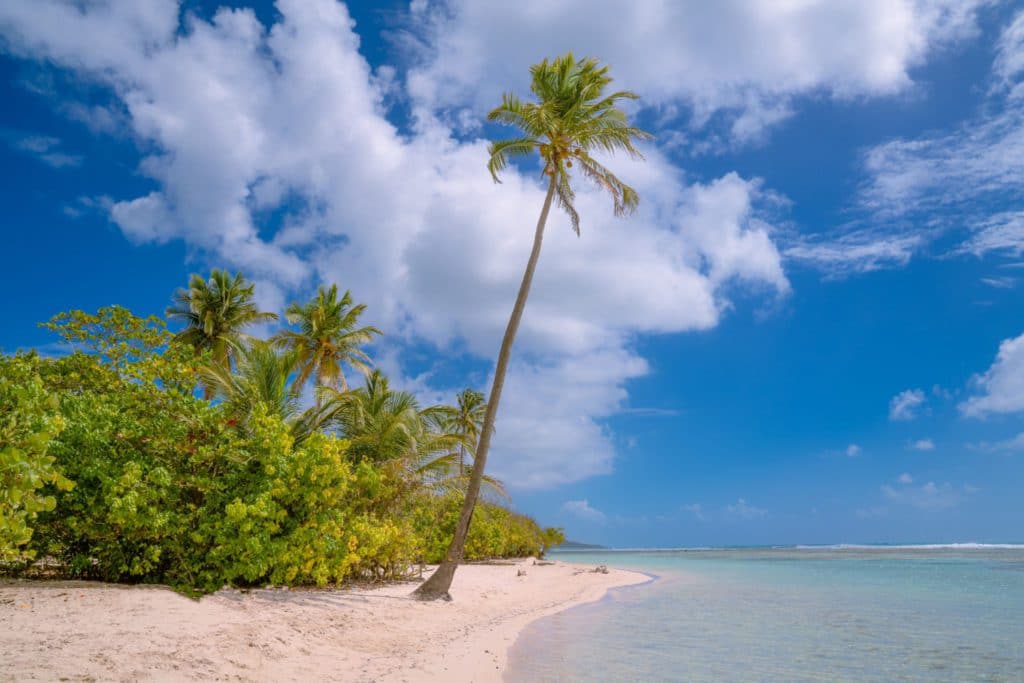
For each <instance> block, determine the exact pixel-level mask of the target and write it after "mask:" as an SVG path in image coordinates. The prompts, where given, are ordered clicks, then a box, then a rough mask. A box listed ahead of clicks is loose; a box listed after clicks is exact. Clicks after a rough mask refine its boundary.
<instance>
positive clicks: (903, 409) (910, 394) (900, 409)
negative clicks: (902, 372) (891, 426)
mask: <svg viewBox="0 0 1024 683" xmlns="http://www.w3.org/2000/svg"><path fill="white" fill-rule="evenodd" d="M924 402H925V396H924V391H922V390H921V389H907V390H906V391H901V392H900V393H898V394H896V395H895V396H893V397H892V399H891V400H890V401H889V419H890V420H897V421H906V420H913V419H914V418H915V417H917V413H918V410H920V408H921V406H923V405H924Z"/></svg>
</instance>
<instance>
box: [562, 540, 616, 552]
mask: <svg viewBox="0 0 1024 683" xmlns="http://www.w3.org/2000/svg"><path fill="white" fill-rule="evenodd" d="M553 549H557V550H608V546H604V545H594V544H593V543H579V542H577V541H563V542H562V543H560V544H559V545H556V546H554V548H553Z"/></svg>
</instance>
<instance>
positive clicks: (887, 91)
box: [409, 0, 982, 141]
mask: <svg viewBox="0 0 1024 683" xmlns="http://www.w3.org/2000/svg"><path fill="white" fill-rule="evenodd" d="M980 4H982V3H981V2H974V1H968V2H963V1H954V0H925V1H916V0H866V1H865V0H834V1H831V2H826V1H811V2H796V3H779V2H772V1H771V0H759V1H755V2H742V1H727V2H715V3H707V2H697V1H694V2H674V3H646V4H643V5H637V4H636V3H625V2H609V3H606V5H605V6H604V7H603V8H600V9H598V8H595V7H594V5H593V4H592V3H589V2H585V1H584V0H525V1H524V2H520V3H516V4H514V5H512V4H500V3H499V4H495V3H480V2H472V1H471V0H451V1H449V2H438V3H432V4H428V3H418V4H417V5H416V7H417V8H418V12H417V14H416V16H414V17H413V21H414V22H415V25H416V26H417V27H418V29H417V30H416V31H415V33H416V34H417V38H418V41H417V43H416V44H417V45H419V46H420V48H419V50H418V52H419V53H420V54H419V57H420V59H421V60H422V63H421V65H420V66H418V67H417V68H415V69H413V70H412V72H411V73H410V74H409V89H410V92H411V93H412V94H413V96H414V97H415V98H416V99H417V100H418V101H421V102H425V103H428V105H429V106H430V107H433V108H444V109H448V110H451V111H453V112H459V111H461V110H463V109H466V108H469V109H471V110H473V111H475V112H477V113H479V112H481V111H484V110H485V109H487V108H489V107H491V106H493V102H495V101H496V99H497V97H498V96H499V95H500V93H501V90H502V89H503V88H505V87H513V88H518V89H522V88H523V87H524V86H525V85H526V74H527V68H528V67H529V65H531V64H533V63H534V62H535V61H537V59H538V58H539V57H542V56H545V55H549V56H553V55H556V54H560V53H562V52H563V51H565V49H566V47H567V46H568V47H570V48H572V49H573V50H574V51H576V53H577V54H591V55H595V56H600V57H601V58H602V59H604V60H606V61H608V62H610V63H611V64H614V65H615V68H616V72H617V74H618V75H619V76H620V78H621V82H622V84H623V85H624V86H625V87H627V88H630V89H633V90H636V91H639V92H641V93H643V94H644V97H645V101H646V103H647V104H654V105H657V106H658V107H659V108H661V110H662V113H663V115H664V116H666V117H671V116H672V114H673V113H675V112H677V111H678V109H679V108H680V107H683V108H684V109H685V114H686V115H687V118H688V120H689V123H690V125H691V126H693V127H703V126H706V125H708V124H709V123H710V124H716V125H717V128H718V129H720V130H721V131H722V134H723V135H725V136H727V137H728V138H731V139H732V140H737V141H746V140H752V139H757V138H758V137H759V136H760V135H761V134H762V131H763V130H764V129H765V128H766V127H768V126H771V125H773V124H775V123H777V122H778V121H780V120H783V119H785V118H786V117H787V116H788V115H789V114H790V112H791V111H792V106H791V102H792V99H793V98H794V97H795V96H798V95H805V94H825V95H827V96H831V97H837V98H844V99H846V98H852V97H860V96H877V95H892V94H894V93H898V92H901V91H903V90H905V89H907V88H908V87H910V86H911V84H912V80H911V77H910V69H912V68H913V67H914V66H917V65H919V64H921V63H923V62H924V60H925V59H926V58H927V57H928V56H929V55H930V54H931V53H933V52H934V51H935V50H936V49H938V48H940V47H941V46H943V45H947V44H949V43H951V42H952V41H955V40H957V39H960V38H963V37H965V36H968V35H973V34H974V32H975V23H974V19H975V17H974V15H975V10H976V8H977V7H978V6H979V5H980ZM638 45H643V48H644V49H642V50H638V49H636V48H637V46H638ZM454 116H456V114H455V113H453V117H454Z"/></svg>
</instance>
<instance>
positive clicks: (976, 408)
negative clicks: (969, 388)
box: [960, 334, 1024, 417]
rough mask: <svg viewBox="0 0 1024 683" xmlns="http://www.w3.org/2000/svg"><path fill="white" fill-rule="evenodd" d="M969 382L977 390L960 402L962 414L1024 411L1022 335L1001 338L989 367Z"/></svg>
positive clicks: (1023, 343)
mask: <svg viewBox="0 0 1024 683" xmlns="http://www.w3.org/2000/svg"><path fill="white" fill-rule="evenodd" d="M972 383H973V384H974V386H975V388H976V389H977V390H978V392H979V393H978V394H977V395H976V396H971V397H970V398H968V399H967V400H966V401H963V402H961V403H960V412H962V413H963V414H964V415H966V416H968V417H985V416H987V415H991V414H993V413H1017V412H1020V411H1022V410H1024V334H1022V335H1021V336H1019V337H1014V338H1013V339H1006V340H1004V341H1003V342H1002V343H1001V344H1000V345H999V352H998V353H997V354H996V359H995V361H994V362H993V363H992V366H991V367H989V369H988V370H986V371H985V372H984V373H982V374H981V375H978V376H976V377H974V379H973V382H972Z"/></svg>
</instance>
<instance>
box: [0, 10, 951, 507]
mask: <svg viewBox="0 0 1024 683" xmlns="http://www.w3.org/2000/svg"><path fill="white" fill-rule="evenodd" d="M277 9H278V11H279V18H278V19H277V23H276V24H274V25H273V26H270V27H265V26H262V25H261V24H260V23H259V21H258V20H257V19H256V16H255V14H254V13H253V12H252V11H250V10H228V9H221V10H219V11H218V12H217V13H216V14H215V15H214V17H213V19H212V20H211V21H210V22H207V21H205V20H203V19H200V18H198V17H195V16H193V15H190V14H188V13H187V12H186V13H185V19H184V26H183V27H182V30H180V31H179V30H178V29H179V26H178V7H177V5H176V4H175V3H174V2H169V1H168V2H155V1H154V2H150V3H132V2H112V3H109V4H96V5H70V4H68V3H64V2H59V1H58V0H37V1H33V2H28V1H26V0H18V1H15V2H6V3H2V4H0V37H2V38H3V40H4V45H5V48H6V49H9V50H12V51H14V52H15V53H16V54H18V55H20V56H23V57H27V58H33V59H45V60H48V61H50V62H51V63H53V64H56V65H58V66H63V67H66V68H68V69H71V70H73V71H74V72H75V73H76V74H78V75H79V76H80V77H81V78H86V79H89V80H91V81H92V82H96V83H99V84H101V85H104V86H106V87H107V88H109V89H110V91H111V92H112V94H113V97H114V99H115V100H116V101H115V102H114V103H113V104H112V106H111V110H112V111H119V112H120V111H122V110H123V114H124V125H125V126H128V127H130V130H131V134H132V137H133V138H134V139H136V140H137V141H139V143H140V145H141V147H142V149H143V150H145V152H144V153H145V155H146V156H145V158H144V159H143V160H142V162H141V164H140V167H139V172H140V173H141V175H143V176H144V177H146V178H149V179H151V180H152V181H153V182H154V183H155V189H153V190H152V191H150V192H147V193H145V194H142V195H141V196H135V197H122V198H118V199H116V200H115V201H114V202H113V203H112V205H111V207H110V209H109V210H110V216H111V219H112V220H113V221H114V222H115V223H117V225H118V226H119V227H120V228H121V230H122V231H123V232H124V234H125V235H126V236H127V237H128V238H129V239H132V240H134V241H137V242H167V241H171V240H183V241H185V242H186V243H187V244H188V245H189V247H190V248H192V249H194V250H197V251H198V252H200V253H202V254H203V255H204V256H206V257H207V258H208V260H209V261H212V262H214V263H217V264H218V265H226V266H231V267H237V268H241V269H243V270H244V271H245V272H246V273H247V274H248V275H249V276H250V277H252V278H253V279H255V280H257V281H258V282H259V283H260V290H261V292H262V291H264V290H266V294H265V296H266V298H267V299H268V300H270V301H271V302H272V303H274V304H275V305H278V304H279V303H280V302H281V301H284V300H287V299H290V298H293V297H296V296H303V295H305V294H306V293H307V292H308V291H309V290H310V289H311V287H312V286H313V285H314V284H315V283H317V282H320V281H337V282H338V283H339V284H340V285H341V286H342V287H345V288H350V289H351V290H352V292H353V295H354V296H355V297H356V298H357V299H359V300H361V301H364V302H366V303H367V304H369V307H370V308H369V313H368V317H370V318H372V320H369V322H372V323H374V324H377V325H378V326H381V327H383V328H384V329H386V331H387V332H388V333H389V335H390V338H391V341H392V342H393V343H395V344H401V343H402V342H414V343H427V344H429V345H432V346H434V347H436V349H437V350H438V352H439V353H445V354H461V353H465V354H468V355H469V356H470V357H472V358H476V359H485V360H488V359H491V358H493V355H494V353H495V352H496V350H497V346H498V341H499V339H500V337H501V334H502V331H503V329H504V325H505V323H506V320H507V316H508V313H509V310H510V308H511V304H512V300H513V297H514V295H515V291H516V288H517V286H518V284H519V279H520V277H521V272H522V271H521V269H522V267H523V265H524V264H525V261H526V255H527V252H528V250H529V246H530V240H531V238H532V232H533V231H532V226H533V221H534V220H535V212H536V211H538V210H539V207H540V205H541V201H542V197H543V193H542V190H541V188H540V187H539V186H538V184H537V180H536V179H535V178H534V177H533V176H532V174H531V175H521V174H518V173H516V172H514V171H513V172H510V173H509V174H507V176H506V178H505V179H504V180H505V182H504V183H503V184H502V185H495V184H493V183H492V182H491V180H490V178H489V177H488V175H487V174H486V171H485V167H484V165H485V160H486V143H485V141H483V140H479V139H468V140H458V139H456V138H455V137H454V135H453V131H452V129H451V128H450V127H449V126H448V125H446V124H445V123H444V122H443V120H442V119H440V118H438V117H435V116H434V115H433V113H432V112H431V111H429V110H426V109H423V108H422V107H421V106H419V105H417V109H416V112H415V115H416V116H415V125H414V127H413V129H412V130H411V131H408V132H407V133H400V132H399V131H398V130H396V129H395V127H394V126H393V125H392V124H391V123H389V121H388V119H387V118H386V110H385V94H387V93H389V92H390V91H391V89H393V88H394V87H396V86H395V82H394V80H393V79H391V78H389V77H388V74H387V72H381V71H379V70H378V72H376V73H375V72H373V71H372V70H371V68H370V66H369V65H368V64H367V63H366V61H365V60H364V59H363V58H362V56H361V55H360V54H359V52H358V45H359V37H358V36H357V35H356V34H355V33H354V31H353V28H352V20H351V18H350V17H349V15H348V13H347V11H346V9H345V7H344V6H343V5H341V4H339V3H336V2H333V1H332V0H279V1H278V3H277ZM588 16H596V15H595V14H594V13H589V14H588ZM944 21H946V20H941V21H940V20H938V19H936V20H935V21H934V22H932V23H931V24H929V26H931V27H932V28H928V29H926V30H928V31H931V30H932V29H933V28H934V27H935V26H936V25H937V23H936V22H938V23H942V22H944ZM951 21H953V20H951ZM954 23H955V21H954ZM904 28H906V27H904ZM899 30H901V31H902V30H903V29H899ZM906 30H907V31H910V32H916V31H917V30H918V29H917V28H912V29H909V28H908V29H906ZM500 42H502V43H506V42H508V41H506V40H503V41H500ZM883 42H884V41H883ZM492 47H497V46H492ZM918 47H920V50H923V47H921V46H918ZM630 50H632V48H630ZM858 50H859V48H858ZM920 50H919V49H918V48H914V50H911V52H914V54H918V53H919V52H920ZM915 51H916V52H915ZM858 54H859V52H858ZM897 54H901V55H904V56H906V54H909V53H905V52H901V51H900V50H897ZM481 56H484V55H481ZM534 58H535V55H534V56H531V61H532V60H533V59H534ZM897 62H900V60H897ZM900 63H902V62H900ZM522 68H523V73H525V68H526V65H525V64H524V65H523V67H522ZM901 68H902V67H901V66H900V64H899V63H896V62H894V66H893V71H892V74H890V76H891V78H890V77H887V76H885V75H884V74H882V77H880V79H878V78H875V76H873V75H872V74H874V73H875V71H874V70H873V69H870V68H869V69H866V70H861V72H860V75H859V76H856V77H854V78H852V79H848V81H847V82H848V84H858V83H859V84H860V85H858V86H857V87H861V86H864V87H867V85H870V84H872V83H873V84H874V85H872V86H871V87H876V86H877V87H880V88H882V89H885V88H884V87H883V86H885V84H886V83H889V84H894V83H896V81H898V80H900V77H898V76H899V74H901V73H902V71H901ZM883 71H884V69H883ZM786 73H788V72H786ZM894 74H895V75H894ZM617 75H618V73H617ZM876 75H877V74H876ZM491 77H493V75H492V74H489V76H488V78H491ZM780 78H781V76H780ZM893 79H895V80H893ZM489 82H490V81H489ZM517 82H518V81H515V80H513V81H508V84H509V85H515V83H517ZM621 85H628V84H627V83H625V82H624V81H623V82H622V83H621ZM844 87H845V86H844ZM854 89H855V90H856V88H854ZM837 92H838V91H837ZM651 94H652V96H653V97H654V99H656V98H657V93H651ZM444 120H448V119H447V118H445V119H444ZM645 153H646V155H647V162H646V163H639V162H634V161H631V160H628V159H620V160H616V162H615V165H616V167H617V169H618V170H619V171H620V175H621V176H622V177H623V178H624V179H626V180H628V181H631V182H632V183H633V184H634V185H635V186H636V187H637V188H638V189H639V191H640V194H641V197H642V202H641V207H640V210H639V211H638V213H637V215H636V216H635V217H633V218H631V219H630V220H629V221H628V222H626V221H621V220H616V219H613V218H612V217H611V216H610V214H611V211H610V207H609V202H608V200H607V198H606V197H604V196H601V195H600V193H598V192H597V191H595V190H593V189H592V188H589V187H586V186H583V187H581V191H580V194H579V202H578V204H579V209H580V211H581V214H582V215H583V220H584V224H583V230H584V232H583V236H582V238H579V239H578V238H576V237H575V236H574V235H573V234H572V233H571V231H570V230H569V229H568V227H567V223H566V221H565V218H564V217H563V216H561V215H557V216H555V215H553V217H552V220H551V222H550V226H549V230H548V234H547V238H546V240H545V250H544V254H543V255H542V257H541V262H540V266H539V269H538V273H537V277H536V280H535V282H534V291H533V293H532V294H531V299H530V303H529V306H528V309H527V312H526V316H525V318H524V321H523V326H522V328H521V331H520V338H519V339H518V340H517V347H516V361H515V364H514V367H513V368H512V371H511V374H510V376H509V378H508V382H507V388H506V392H507V393H506V396H505V398H504V399H503V403H502V410H501V416H500V419H499V422H498V425H497V433H496V437H495V452H494V459H493V461H492V463H493V471H494V473H495V474H497V475H499V476H503V477H505V478H506V480H507V481H508V483H510V484H511V485H513V486H528V487H543V486H552V485H557V484H560V483H566V482H570V481H575V480H578V479H582V478H585V477H588V476H594V475H595V474H601V473H606V472H609V471H611V468H612V466H613V461H614V458H615V447H614V441H613V438H612V437H613V435H612V434H611V433H610V432H609V431H608V428H607V427H605V426H604V425H603V424H602V421H603V419H604V418H606V417H608V416H609V415H612V414H614V413H615V412H616V411H618V410H621V409H623V408H624V407H625V406H627V405H628V402H627V398H628V397H627V393H626V388H625V387H626V384H627V382H629V381H630V380H631V379H633V378H636V377H638V376H640V375H642V374H644V373H645V372H647V364H646V362H645V361H644V360H643V358H641V357H639V356H638V355H637V354H636V353H635V352H634V351H632V342H633V340H634V339H635V338H636V336H637V335H640V334H655V333H665V332H683V331H693V330H706V329H709V328H712V327H714V326H715V325H716V324H717V323H718V322H719V320H720V318H721V316H722V314H723V313H724V312H725V311H727V310H728V309H729V308H730V307H731V302H730V301H729V299H728V298H727V296H726V291H731V290H732V289H733V288H735V287H736V286H737V285H741V286H744V287H746V288H754V289H759V290H762V291H765V292H767V293H768V294H769V295H770V296H782V295H785V294H786V293H787V292H788V291H789V282H788V280H787V278H786V276H785V274H784V272H783V270H782V266H781V257H780V255H779V252H778V250H777V248H776V247H775V245H774V243H773V234H774V228H773V227H772V224H771V221H772V218H771V216H772V215H773V214H775V213H777V212H778V210H779V206H780V203H779V198H778V197H776V196H774V195H772V193H771V192H769V191H767V190H765V189H764V188H763V187H762V185H761V183H760V182H759V181H757V180H756V179H744V178H741V177H740V176H738V175H736V174H733V173H729V174H725V175H723V176H722V177H721V178H718V179H716V180H711V181H708V182H706V183H701V184H693V183H690V182H689V181H687V179H686V178H685V177H684V176H683V174H682V172H681V171H680V170H679V169H678V168H676V167H675V166H673V165H672V164H671V163H670V162H669V161H668V160H667V158H666V157H665V156H664V155H662V154H661V153H660V152H659V151H658V150H657V149H655V148H649V149H647V150H645ZM271 212H273V213H275V214H277V215H282V214H283V215H284V219H283V225H282V227H281V228H280V229H278V230H277V231H276V232H274V233H273V234H268V233H267V232H266V230H267V227H268V226H267V225H265V220H264V217H265V216H266V215H268V214H269V213H271ZM261 296H264V294H261ZM445 389H447V388H442V390H445Z"/></svg>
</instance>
